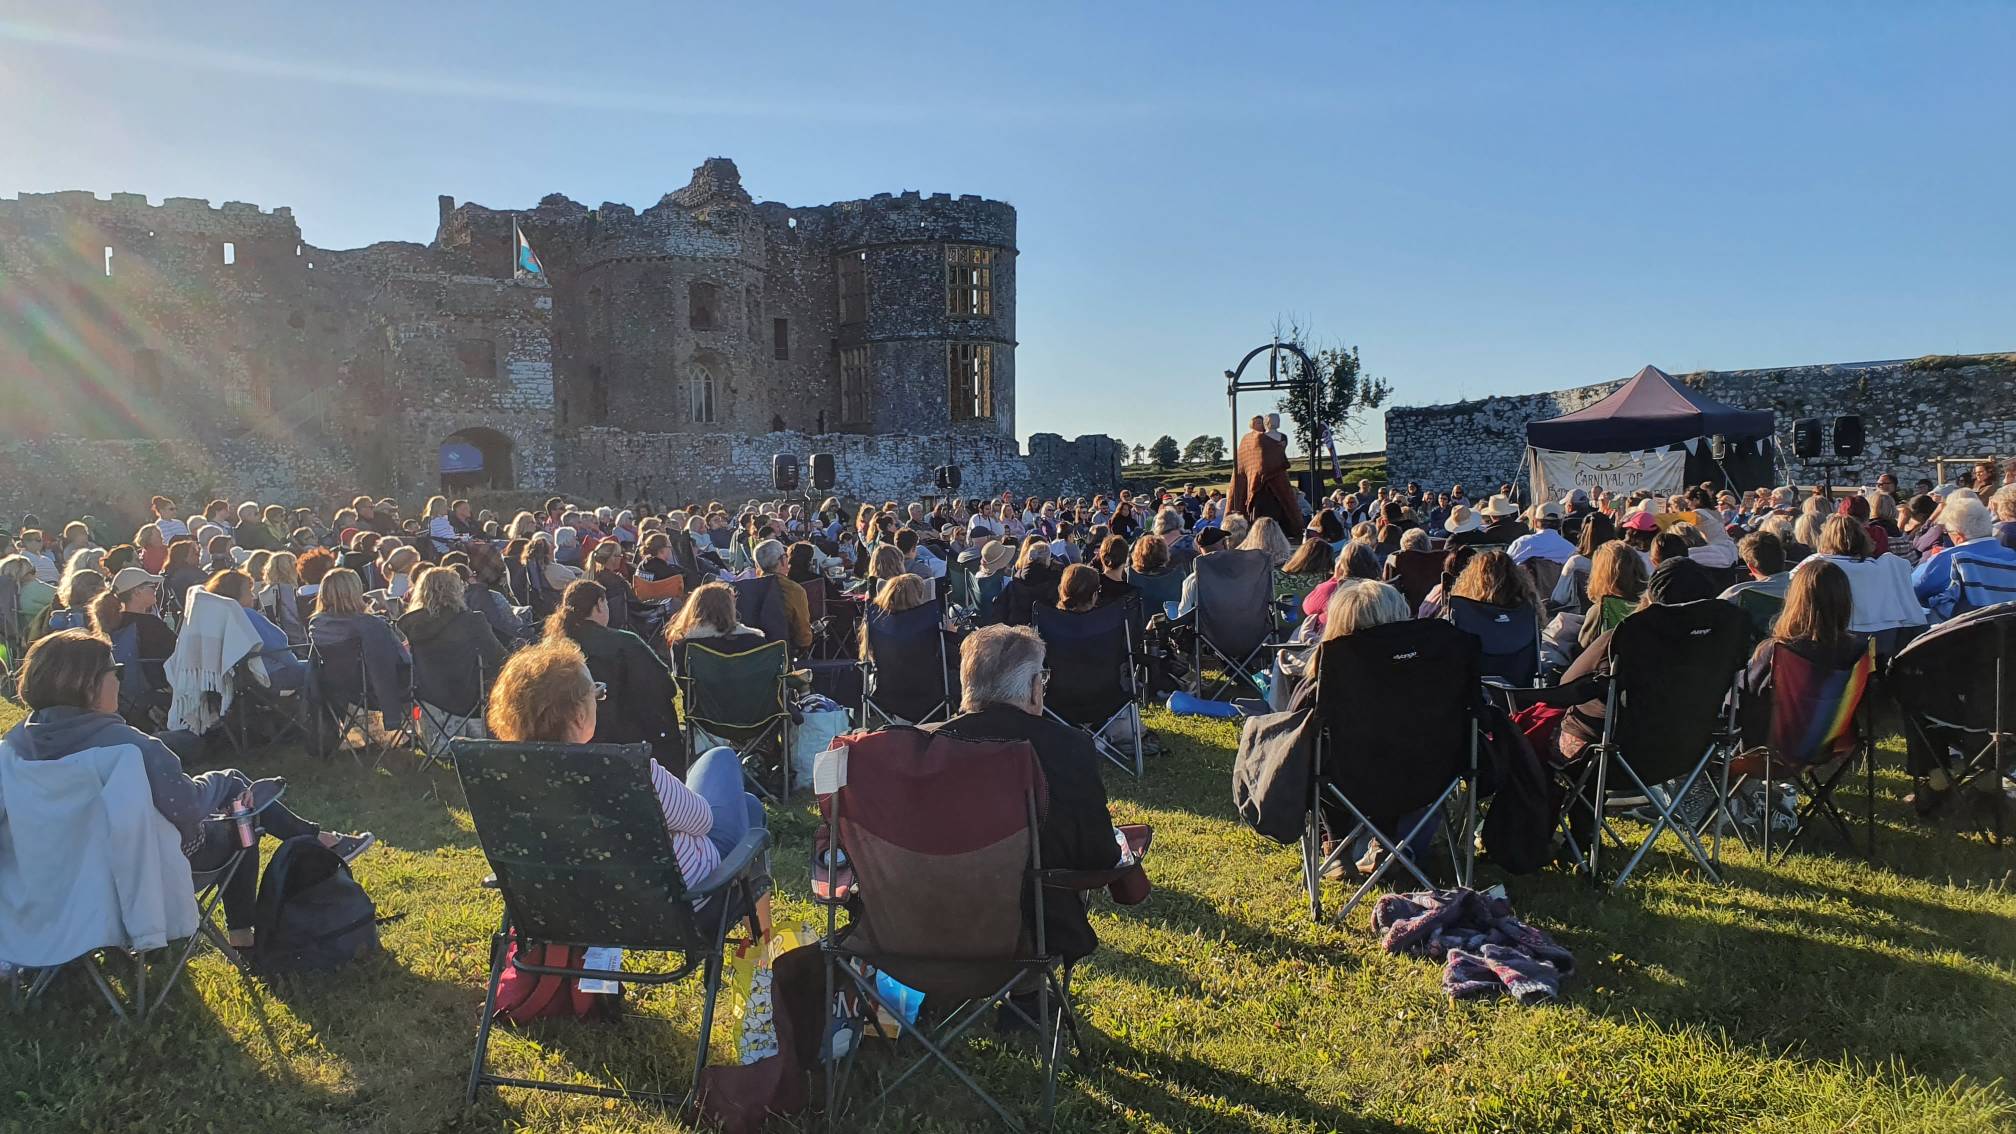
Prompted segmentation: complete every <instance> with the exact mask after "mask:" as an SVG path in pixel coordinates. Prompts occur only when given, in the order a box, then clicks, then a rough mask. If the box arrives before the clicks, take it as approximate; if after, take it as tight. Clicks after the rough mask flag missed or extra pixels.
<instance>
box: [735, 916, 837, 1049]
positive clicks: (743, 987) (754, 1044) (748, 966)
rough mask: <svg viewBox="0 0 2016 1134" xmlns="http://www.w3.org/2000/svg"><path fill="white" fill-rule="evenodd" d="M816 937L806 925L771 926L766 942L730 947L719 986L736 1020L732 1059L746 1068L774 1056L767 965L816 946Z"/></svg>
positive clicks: (772, 1008) (773, 1018) (773, 1017)
mask: <svg viewBox="0 0 2016 1134" xmlns="http://www.w3.org/2000/svg"><path fill="white" fill-rule="evenodd" d="M818 940H819V934H818V932H817V931H816V930H814V929H813V927H812V926H811V925H809V924H806V923H803V922H800V923H797V924H793V925H779V926H776V927H774V929H773V931H772V932H771V934H770V938H769V940H767V941H764V942H761V943H760V944H755V945H752V944H750V943H748V942H741V943H739V944H731V945H730V946H729V949H728V956H727V971H726V972H725V973H724V974H723V976H722V979H721V984H722V987H723V988H724V989H726V990H727V991H728V993H729V996H730V1004H731V1005H732V1007H731V1008H730V1010H729V1011H730V1017H731V1018H732V1019H734V1020H735V1021H736V1024H737V1027H736V1030H735V1057H736V1061H737V1062H739V1063H741V1064H743V1065H744V1066H747V1065H748V1064H751V1063H754V1062H756V1061H757V1060H759V1059H765V1058H768V1057H769V1056H772V1055H775V1054H777V1019H776V1015H775V1007H776V1006H775V1004H774V1002H773V999H772V996H771V989H770V982H771V975H770V966H771V964H772V963H773V962H775V961H776V959H777V958H778V957H781V956H783V955H784V954H785V953H788V952H790V951H791V950H793V949H796V948H798V947H799V946H801V945H813V944H817V943H818Z"/></svg>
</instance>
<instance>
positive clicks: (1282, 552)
mask: <svg viewBox="0 0 2016 1134" xmlns="http://www.w3.org/2000/svg"><path fill="white" fill-rule="evenodd" d="M1239 550H1241V551H1264V552H1266V553H1267V562H1268V565H1269V566H1271V567H1273V568H1274V569H1275V570H1277V571H1278V570H1280V569H1281V565H1282V564H1284V563H1286V562H1288V559H1289V557H1290V556H1292V555H1294V554H1295V549H1294V548H1293V547H1290V546H1289V544H1288V537H1287V536H1286V535H1285V534H1283V533H1282V531H1281V525H1280V524H1277V523H1275V522H1274V518H1273V517H1271V516H1262V517H1260V518H1259V519H1257V520H1254V521H1253V526H1252V527H1250V528H1248V529H1246V539H1245V540H1244V541H1243V542H1241V543H1240V544H1239Z"/></svg>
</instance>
